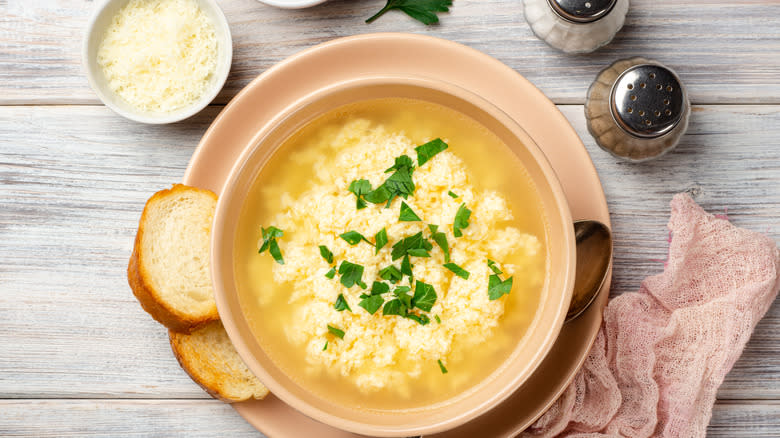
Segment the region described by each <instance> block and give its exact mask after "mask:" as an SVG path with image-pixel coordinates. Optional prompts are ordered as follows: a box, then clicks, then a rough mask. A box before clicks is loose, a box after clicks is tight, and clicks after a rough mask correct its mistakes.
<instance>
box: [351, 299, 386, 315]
mask: <svg viewBox="0 0 780 438" xmlns="http://www.w3.org/2000/svg"><path fill="white" fill-rule="evenodd" d="M384 302H385V299H384V298H382V295H370V296H368V297H366V298H363V300H361V301H360V303H358V306H360V307H362V308H364V309H366V311H367V312H368V313H370V314H372V315H373V314H374V313H376V311H377V310H379V308H380V307H382V304H383V303H384Z"/></svg>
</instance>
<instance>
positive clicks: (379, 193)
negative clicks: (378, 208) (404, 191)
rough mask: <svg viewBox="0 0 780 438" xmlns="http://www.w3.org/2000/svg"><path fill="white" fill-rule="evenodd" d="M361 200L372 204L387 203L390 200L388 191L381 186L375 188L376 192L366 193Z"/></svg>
mask: <svg viewBox="0 0 780 438" xmlns="http://www.w3.org/2000/svg"><path fill="white" fill-rule="evenodd" d="M363 199H365V200H366V201H368V202H370V203H372V204H382V203H383V202H387V200H388V199H390V190H388V189H387V187H385V186H384V185H381V186H379V187H377V188H376V190H374V191H372V192H368V193H366V194H365V195H364V196H363Z"/></svg>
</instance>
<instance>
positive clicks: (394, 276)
mask: <svg viewBox="0 0 780 438" xmlns="http://www.w3.org/2000/svg"><path fill="white" fill-rule="evenodd" d="M379 278H381V279H382V280H387V281H389V282H390V283H393V284H395V283H398V282H399V281H401V279H402V278H403V274H402V273H401V271H399V270H398V268H396V267H395V266H393V265H390V266H388V267H386V268H384V269H382V270H380V271H379Z"/></svg>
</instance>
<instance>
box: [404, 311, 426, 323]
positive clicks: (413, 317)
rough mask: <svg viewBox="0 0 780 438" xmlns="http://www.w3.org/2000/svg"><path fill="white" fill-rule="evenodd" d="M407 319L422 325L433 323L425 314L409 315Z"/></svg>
mask: <svg viewBox="0 0 780 438" xmlns="http://www.w3.org/2000/svg"><path fill="white" fill-rule="evenodd" d="M406 317H407V318H409V319H411V320H412V321H415V322H416V323H417V324H420V325H426V324H428V323H430V322H431V319H430V318H428V315H425V314H420V315H418V314H416V313H407V314H406Z"/></svg>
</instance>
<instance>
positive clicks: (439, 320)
mask: <svg viewBox="0 0 780 438" xmlns="http://www.w3.org/2000/svg"><path fill="white" fill-rule="evenodd" d="M433 319H435V320H436V322H437V323H438V324H441V318H439V315H433Z"/></svg>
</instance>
